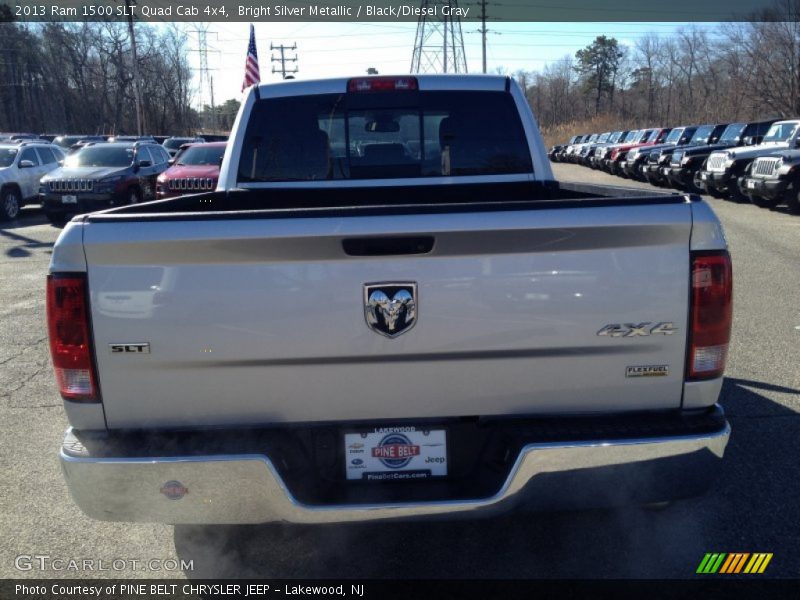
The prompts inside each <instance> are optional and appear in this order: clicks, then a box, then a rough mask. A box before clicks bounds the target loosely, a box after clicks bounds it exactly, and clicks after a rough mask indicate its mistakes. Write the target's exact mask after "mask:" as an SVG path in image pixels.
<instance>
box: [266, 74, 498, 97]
mask: <svg viewBox="0 0 800 600" xmlns="http://www.w3.org/2000/svg"><path fill="white" fill-rule="evenodd" d="M394 77H398V78H400V77H404V78H409V77H414V78H416V80H417V83H418V84H419V89H420V90H421V91H432V90H442V91H453V90H464V91H478V92H480V91H488V92H491V91H497V92H502V91H504V90H505V89H506V84H507V81H508V77H506V76H505V75H456V74H453V75H422V74H414V75H408V74H400V75H368V76H363V77H362V76H358V75H355V76H353V77H336V78H331V79H286V80H283V81H278V82H275V83H265V84H262V85H259V86H258V91H259V95H260V96H261V97H262V98H270V97H280V96H305V95H311V94H337V93H345V92H347V82H348V81H350V80H351V79H371V78H375V79H391V78H394Z"/></svg>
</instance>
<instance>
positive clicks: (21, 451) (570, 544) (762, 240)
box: [0, 164, 800, 578]
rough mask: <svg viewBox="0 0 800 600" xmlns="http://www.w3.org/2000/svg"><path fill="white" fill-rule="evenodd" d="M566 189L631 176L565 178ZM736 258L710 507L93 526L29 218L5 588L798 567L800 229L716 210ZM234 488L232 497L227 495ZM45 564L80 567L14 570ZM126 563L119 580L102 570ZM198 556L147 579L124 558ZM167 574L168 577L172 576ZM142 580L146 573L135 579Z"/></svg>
mask: <svg viewBox="0 0 800 600" xmlns="http://www.w3.org/2000/svg"><path fill="white" fill-rule="evenodd" d="M554 168H555V171H556V175H557V177H558V178H559V179H564V180H576V181H586V182H591V183H601V184H608V185H633V186H641V187H642V188H646V189H652V188H650V186H648V185H646V184H639V183H635V182H630V181H622V180H620V179H618V178H615V177H611V176H609V175H606V174H605V173H602V172H598V171H591V170H589V169H585V168H582V167H578V166H572V165H565V164H560V165H555V167H554ZM710 202H711V205H712V206H713V208H714V210H715V211H716V212H717V214H718V215H719V217H720V219H721V220H722V222H723V224H724V225H725V227H726V232H727V235H728V238H729V243H730V246H731V253H732V255H733V260H734V274H735V321H734V332H733V339H732V342H731V353H730V358H729V363H728V372H727V375H728V379H727V381H726V384H725V386H724V388H723V396H722V404H723V406H724V407H725V409H726V411H727V413H728V415H729V417H730V419H731V423H732V427H733V435H732V438H731V444H730V446H729V447H728V452H727V455H726V461H725V462H724V465H723V467H722V472H721V474H720V479H719V481H718V482H717V484H716V485H715V487H714V488H713V490H712V491H711V492H710V493H709V494H708V495H706V496H704V497H702V498H698V499H692V500H687V501H683V502H680V503H677V504H676V505H674V506H672V507H671V508H669V509H667V510H664V511H656V512H654V511H648V510H643V509H621V510H613V511H589V512H578V513H557V514H532V515H515V516H509V517H506V518H502V519H498V520H493V521H475V522H463V521H454V522H432V523H411V524H384V525H376V524H371V525H348V526H325V527H296V526H288V525H265V526H258V527H241V526H237V527H194V526H192V527H189V526H181V527H175V528H173V527H169V526H164V525H146V524H144V525H131V524H117V523H102V522H98V521H93V520H90V519H87V518H86V517H84V516H83V515H82V514H81V513H80V512H79V511H78V509H77V508H76V507H75V506H74V505H73V504H72V502H71V500H70V499H69V497H68V494H67V492H66V487H65V485H64V482H63V479H62V476H61V473H60V470H59V466H58V460H57V451H58V445H59V441H60V436H61V433H62V431H63V429H64V427H65V426H66V419H65V417H64V413H63V409H62V407H61V402H60V400H59V399H58V395H57V392H56V390H55V385H54V382H53V378H52V374H51V372H50V367H49V356H48V349H47V340H46V328H45V320H44V275H45V272H46V269H47V264H48V260H49V257H50V254H51V252H52V244H53V243H54V241H55V239H56V237H57V235H58V230H57V229H54V228H52V227H50V226H49V225H48V224H46V221H45V219H44V217H43V215H42V214H41V213H40V212H39V211H38V210H36V209H32V208H26V209H24V210H23V214H22V217H21V218H20V219H18V220H16V221H15V222H13V223H11V224H5V226H3V227H1V228H0V422H2V423H3V424H4V427H5V430H4V444H3V445H2V447H3V451H2V453H0V461H2V462H1V464H2V476H0V502H1V503H2V506H3V507H4V508H3V510H2V511H1V512H0V535H2V537H3V539H4V540H5V543H4V544H3V548H2V550H0V576H2V577H40V576H45V577H64V576H68V577H76V576H80V575H86V576H117V577H136V576H138V577H176V576H179V577H183V576H186V577H193V578H197V577H226V576H227V577H239V576H252V577H396V576H399V575H401V574H402V575H403V576H404V577H480V578H493V577H494V578H509V577H511V578H513V577H563V578H569V577H654V578H657V577H689V576H691V575H692V574H693V573H694V571H695V569H696V568H697V565H698V564H699V562H700V560H701V559H702V557H703V555H704V554H705V553H706V552H773V553H774V558H773V560H772V562H771V564H770V566H769V568H768V569H767V573H766V574H767V575H768V576H783V577H790V576H794V577H796V576H797V575H798V572H800V558H798V557H800V503H798V502H797V498H798V497H799V496H800V482H798V478H797V476H796V473H797V467H796V464H797V456H798V451H799V450H800V418H799V417H800V366H799V365H798V357H799V356H800V351H799V350H800V301H799V299H800V261H798V258H797V256H798V248H800V218H798V217H795V216H791V215H789V214H786V212H785V211H784V210H783V209H778V210H774V211H769V210H764V209H760V208H757V207H755V206H752V205H744V204H734V203H731V202H726V201H723V200H715V199H710ZM231 493H236V490H232V491H231ZM20 555H22V556H31V555H47V556H49V557H52V558H58V559H64V560H69V559H80V560H83V559H88V560H93V561H95V562H94V563H93V567H94V569H93V570H87V571H84V572H79V571H73V570H66V569H60V570H56V569H53V568H50V569H48V570H45V571H40V570H38V569H37V568H35V567H34V568H31V569H30V570H18V568H17V567H15V562H16V563H17V564H18V565H20V566H21V567H22V568H25V565H27V564H28V563H29V561H28V560H26V559H23V560H22V561H19V560H16V561H15V559H16V557H18V556H20ZM119 559H122V560H126V561H128V562H126V567H125V568H124V569H122V570H114V569H113V568H112V569H108V570H104V571H98V570H97V568H98V566H99V565H98V562H97V561H100V560H103V561H105V562H104V565H105V566H106V567H108V566H109V565H111V564H112V561H114V560H119ZM152 559H156V560H159V561H166V560H169V559H178V560H183V561H193V564H192V567H193V569H191V570H190V569H185V570H181V569H178V570H168V569H167V568H159V569H158V570H149V569H148V570H145V568H146V566H147V565H142V564H139V568H138V569H134V568H133V567H132V566H131V563H130V562H129V561H130V560H136V561H141V562H142V563H146V562H147V561H150V560H152ZM166 566H171V564H170V565H165V567H166ZM142 567H145V568H142Z"/></svg>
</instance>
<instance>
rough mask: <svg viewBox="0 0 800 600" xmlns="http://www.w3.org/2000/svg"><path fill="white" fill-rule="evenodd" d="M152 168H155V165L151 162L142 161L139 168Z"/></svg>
mask: <svg viewBox="0 0 800 600" xmlns="http://www.w3.org/2000/svg"><path fill="white" fill-rule="evenodd" d="M152 166H153V163H152V162H151V161H149V160H140V161H139V167H140V168H143V167H152Z"/></svg>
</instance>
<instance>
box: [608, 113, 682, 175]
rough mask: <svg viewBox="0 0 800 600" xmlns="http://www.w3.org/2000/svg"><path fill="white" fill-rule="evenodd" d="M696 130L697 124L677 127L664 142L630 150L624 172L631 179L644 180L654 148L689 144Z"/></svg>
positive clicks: (623, 167)
mask: <svg viewBox="0 0 800 600" xmlns="http://www.w3.org/2000/svg"><path fill="white" fill-rule="evenodd" d="M695 131H697V125H688V126H686V125H684V126H681V127H675V128H673V129H672V130H671V131H670V132H669V135H668V136H667V137H666V139H665V140H664V141H663V143H661V144H655V145H653V146H649V147H648V146H641V147H639V148H633V149H632V150H631V151H630V152H628V155H627V156H626V157H625V162H624V163H623V164H622V170H623V172H624V173H625V175H627V176H628V177H630V178H631V179H639V180H640V181H644V180H645V176H644V172H643V168H644V167H645V166H646V163H647V159H648V158H649V156H650V152H652V151H654V150H661V149H663V148H665V147H667V148H670V149H671V148H674V147H675V146H680V145H683V144H688V143H689V140H691V139H692V136H693V135H694V132H695Z"/></svg>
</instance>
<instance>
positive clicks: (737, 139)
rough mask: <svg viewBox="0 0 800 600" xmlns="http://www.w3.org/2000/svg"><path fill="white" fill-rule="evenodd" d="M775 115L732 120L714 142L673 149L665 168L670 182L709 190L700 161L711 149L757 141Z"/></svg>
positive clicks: (700, 189)
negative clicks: (739, 121)
mask: <svg viewBox="0 0 800 600" xmlns="http://www.w3.org/2000/svg"><path fill="white" fill-rule="evenodd" d="M775 121H777V119H769V120H766V121H753V122H750V123H731V124H730V125H728V126H727V127H726V128H725V131H723V132H722V135H721V136H720V138H719V141H717V143H715V144H714V143H709V145H707V146H697V147H694V148H686V149H677V148H676V149H675V151H674V152H673V153H672V156H671V157H670V162H669V170H668V171H665V173H666V175H667V178H668V180H669V184H670V185H671V186H672V187H675V188H678V189H689V190H692V191H695V192H698V193H706V192H709V190H708V188H707V187H706V184H705V181H703V180H702V179H701V178H700V177H701V172H702V170H703V165H704V163H705V161H706V159H707V158H708V157H709V155H711V153H712V152H716V151H719V150H727V149H728V148H735V147H737V146H743V145H745V141H747V142H749V143H751V144H752V143H758V142H760V141H761V140H762V139H763V138H764V135H765V134H766V133H767V131H768V130H769V128H770V126H771V125H772V124H773V123H774V122H775Z"/></svg>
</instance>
